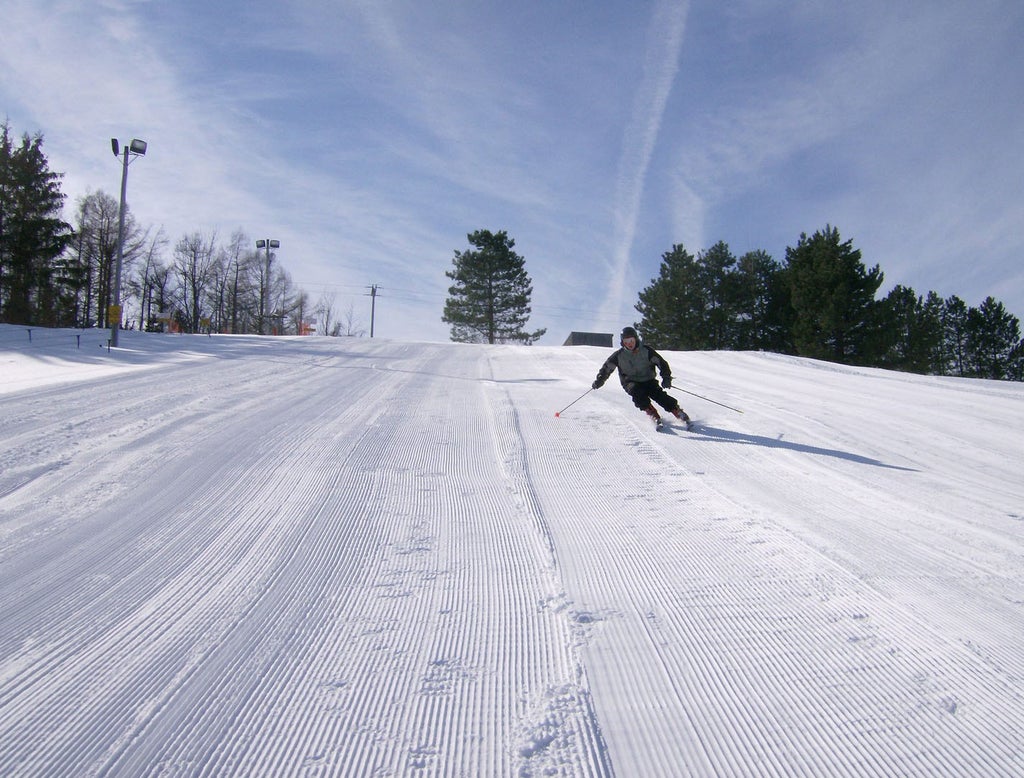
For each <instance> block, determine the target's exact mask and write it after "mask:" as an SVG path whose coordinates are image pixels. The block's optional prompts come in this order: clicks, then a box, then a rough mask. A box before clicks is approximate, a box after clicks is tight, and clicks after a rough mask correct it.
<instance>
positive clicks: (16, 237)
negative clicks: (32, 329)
mask: <svg viewBox="0 0 1024 778" xmlns="http://www.w3.org/2000/svg"><path fill="white" fill-rule="evenodd" d="M42 145H43V137H42V135H36V136H35V137H34V138H30V137H29V136H28V135H27V134H26V135H24V136H22V140H21V145H20V146H18V147H16V146H15V144H14V141H13V139H12V138H11V128H10V125H9V124H8V123H7V122H4V123H3V124H2V125H0V321H7V322H16V323H22V324H32V323H35V322H42V323H47V324H52V323H54V321H55V320H56V318H57V310H56V308H57V305H58V298H57V296H56V295H55V294H54V290H53V288H52V287H53V283H54V274H55V272H56V260H57V258H58V257H60V255H61V252H63V251H64V247H65V246H66V245H67V244H68V242H69V241H70V238H71V228H70V226H69V225H68V224H67V223H66V222H64V221H62V220H61V218H60V214H61V209H62V208H63V205H64V195H63V193H62V192H61V191H60V179H61V175H60V174H58V173H53V172H51V171H50V169H49V163H48V161H47V159H46V156H45V155H44V154H43V151H42Z"/></svg>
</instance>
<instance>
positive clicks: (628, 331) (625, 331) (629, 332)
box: [619, 327, 640, 343]
mask: <svg viewBox="0 0 1024 778" xmlns="http://www.w3.org/2000/svg"><path fill="white" fill-rule="evenodd" d="M626 338H634V339H635V340H636V342H637V343H639V342H640V336H639V335H637V334H636V330H635V329H633V328H632V327H623V328H622V335H620V336H619V341H620V342H621V341H623V340H625V339H626Z"/></svg>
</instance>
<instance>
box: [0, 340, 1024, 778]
mask: <svg viewBox="0 0 1024 778" xmlns="http://www.w3.org/2000/svg"><path fill="white" fill-rule="evenodd" d="M105 336H106V332H105V331H87V332H84V333H83V332H80V331H70V330H34V331H33V332H31V333H29V332H28V331H27V329H26V328H23V327H12V326H0V404H2V411H0V624H2V628H0V775H4V776H57V775H64V776H85V775H108V776H142V775H218V776H219V775H238V776H254V775H260V776H264V775H265V776H279V775H352V776H371V775H372V776H386V775H394V776H398V775H412V776H417V775H445V776H448V775H451V776H504V775H507V776H543V775H560V776H577V775H578V776H591V775H594V776H611V775H617V776H857V777H858V778H859V777H860V776H895V775H899V776H937V775H943V776H1020V775H1024V751H1022V748H1024V652H1022V651H1021V647H1020V643H1021V636H1022V635H1024V478H1022V476H1021V474H1022V473H1024V384H1020V383H1001V382H995V381H982V380H965V379H952V378H938V377H924V376H914V375H908V374H900V373H892V372H886V371H882V370H872V369H858V368H850V367H842V366H838V365H833V364H827V363H823V362H815V361H811V360H806V359H798V358H793V357H783V356H776V355H771V354H759V353H714V352H705V353H689V352H667V353H664V352H663V353H664V356H666V358H667V359H669V361H670V362H671V365H672V370H673V375H674V376H675V386H676V388H675V389H674V390H672V394H674V395H675V396H676V397H678V398H679V400H680V401H681V403H682V405H683V407H684V408H685V409H686V411H687V412H688V413H689V415H690V416H691V417H693V418H694V419H695V421H697V422H698V426H697V427H696V428H695V429H694V430H693V431H689V432H688V431H686V430H684V429H682V428H680V427H678V426H676V427H674V428H669V429H668V431H667V432H657V431H655V429H654V428H653V426H652V425H651V423H650V421H649V420H648V419H647V418H646V417H645V416H644V414H642V413H640V412H639V411H637V410H636V409H635V408H634V407H633V406H632V404H631V402H630V400H629V397H627V396H626V395H625V394H624V393H623V392H622V391H621V389H619V388H618V387H617V386H612V385H610V384H609V385H608V386H605V387H604V388H602V389H601V390H600V391H596V392H590V393H589V394H587V395H586V396H585V397H584V398H583V399H582V400H580V401H579V402H577V403H576V404H574V405H572V407H571V408H569V409H568V410H566V411H565V412H564V413H562V414H561V416H560V417H557V418H556V416H555V411H557V410H559V409H561V408H563V407H564V406H566V405H567V404H568V403H570V402H571V401H572V400H574V399H575V398H577V397H579V396H580V395H581V394H583V393H584V392H586V391H587V390H588V389H589V388H590V384H591V382H592V381H593V380H594V375H595V373H596V371H597V368H598V367H599V366H600V364H601V362H602V361H603V360H604V358H605V357H606V356H607V355H608V353H609V350H607V349H601V348H593V347H572V348H570V347H536V346H534V347H529V348H526V347H511V346H509V347H506V346H470V345H461V344H441V343H437V344H430V343H401V342H393V341H380V340H372V339H334V338H317V337H312V338H260V337H244V336H239V337H231V336H214V337H204V336H176V335H153V334H149V335H147V334H141V333H132V332H124V333H122V335H121V344H120V345H121V348H119V349H114V350H111V351H108V350H107V349H106V347H105V342H106V341H105ZM688 392H694V393H696V394H699V395H703V396H704V397H705V398H709V399H714V400H716V401H718V402H721V403H725V404H726V405H728V406H731V407H732V408H735V409H737V410H731V409H729V408H725V407H722V406H720V405H715V404H712V403H710V402H707V401H706V400H704V399H700V398H698V397H695V396H694V395H693V394H689V393H688ZM738 411H742V413H740V412H738Z"/></svg>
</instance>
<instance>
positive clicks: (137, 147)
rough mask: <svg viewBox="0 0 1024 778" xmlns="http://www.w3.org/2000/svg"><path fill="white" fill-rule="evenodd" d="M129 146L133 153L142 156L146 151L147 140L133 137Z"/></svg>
mask: <svg viewBox="0 0 1024 778" xmlns="http://www.w3.org/2000/svg"><path fill="white" fill-rule="evenodd" d="M128 148H129V149H131V152H132V154H138V155H139V156H140V157H141V156H143V155H144V154H145V153H146V141H144V140H139V139H138V138H132V142H131V143H130V144H129V145H128Z"/></svg>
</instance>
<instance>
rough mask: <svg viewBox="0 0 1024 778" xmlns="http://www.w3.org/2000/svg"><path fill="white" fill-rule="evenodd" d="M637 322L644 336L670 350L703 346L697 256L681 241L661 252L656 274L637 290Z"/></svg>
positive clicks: (701, 306) (700, 287)
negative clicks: (642, 288) (638, 318)
mask: <svg viewBox="0 0 1024 778" xmlns="http://www.w3.org/2000/svg"><path fill="white" fill-rule="evenodd" d="M635 307H636V310H637V312H638V313H639V314H640V316H641V319H640V322H639V323H638V324H637V327H638V329H639V330H640V331H641V332H642V333H643V334H644V338H645V339H646V340H648V341H650V342H651V343H657V344H658V348H662V349H668V350H672V351H682V350H691V349H692V350H697V349H702V348H705V347H706V339H705V338H704V336H703V330H704V309H705V307H706V302H705V294H704V290H703V287H702V284H701V279H700V269H699V267H698V266H697V260H696V259H694V257H693V255H692V254H690V252H688V251H687V250H686V248H685V247H684V246H682V245H681V244H676V245H674V246H672V249H671V250H670V251H666V252H665V253H664V254H662V255H661V267H660V269H659V271H658V277H657V278H654V279H652V280H651V283H650V284H649V285H648V286H647V287H646V288H645V289H644V290H643V291H642V292H640V301H639V302H638V303H637V304H636V306H635Z"/></svg>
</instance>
